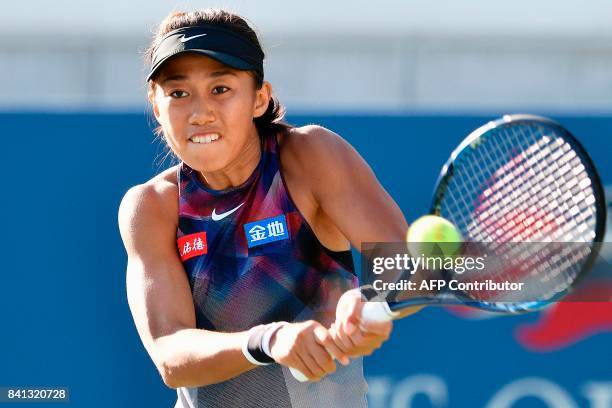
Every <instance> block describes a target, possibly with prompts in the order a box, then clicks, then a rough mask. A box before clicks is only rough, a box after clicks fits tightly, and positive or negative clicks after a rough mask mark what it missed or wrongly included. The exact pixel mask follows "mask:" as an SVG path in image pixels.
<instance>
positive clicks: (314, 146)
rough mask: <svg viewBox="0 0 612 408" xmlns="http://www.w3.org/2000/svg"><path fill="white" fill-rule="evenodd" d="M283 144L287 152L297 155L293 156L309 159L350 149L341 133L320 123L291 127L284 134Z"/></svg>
mask: <svg viewBox="0 0 612 408" xmlns="http://www.w3.org/2000/svg"><path fill="white" fill-rule="evenodd" d="M281 146H282V148H283V149H284V150H285V151H286V153H288V154H290V155H291V156H295V157H292V158H306V159H307V160H308V161H312V160H313V159H315V160H316V158H317V157H321V156H322V157H329V156H330V155H331V154H333V153H338V152H341V151H344V150H346V149H350V145H349V144H348V143H347V142H346V140H344V139H343V138H342V137H341V136H340V135H338V134H337V133H334V132H332V131H331V130H329V129H327V128H325V127H323V126H319V125H307V126H301V127H295V128H291V129H289V130H288V131H287V132H285V134H284V137H283V139H282V141H281Z"/></svg>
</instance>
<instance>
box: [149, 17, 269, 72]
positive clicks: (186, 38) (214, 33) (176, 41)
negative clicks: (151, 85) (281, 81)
mask: <svg viewBox="0 0 612 408" xmlns="http://www.w3.org/2000/svg"><path fill="white" fill-rule="evenodd" d="M185 52H194V53H199V54H203V55H206V56H208V57H210V58H214V59H215V60H217V61H219V62H221V63H222V64H225V65H227V66H229V67H232V68H236V69H241V70H247V71H255V72H256V73H257V74H258V75H259V76H260V77H261V78H262V79H263V76H264V72H263V59H264V54H263V52H262V51H261V50H260V49H259V48H258V47H257V46H256V45H255V44H253V43H252V42H251V41H249V40H248V39H247V38H245V37H243V36H241V35H240V34H238V33H235V32H233V31H230V30H227V29H224V28H221V27H217V26H213V25H198V26H194V27H184V28H179V29H177V30H174V31H171V32H169V33H168V34H166V35H165V36H164V38H162V40H161V41H160V43H159V45H158V46H157V47H155V50H154V51H153V61H152V65H151V71H150V72H149V75H147V81H150V80H151V79H152V78H153V77H154V76H155V75H156V74H157V73H158V72H159V69H160V68H161V66H162V65H163V64H164V62H166V61H168V59H170V58H172V57H174V56H175V55H179V54H182V53H185Z"/></svg>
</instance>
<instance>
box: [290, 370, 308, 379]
mask: <svg viewBox="0 0 612 408" xmlns="http://www.w3.org/2000/svg"><path fill="white" fill-rule="evenodd" d="M289 371H291V375H293V378H295V379H296V380H298V381H299V382H306V381H308V377H306V375H305V374H304V373H302V372H301V371H300V370H298V369H297V368H293V367H289Z"/></svg>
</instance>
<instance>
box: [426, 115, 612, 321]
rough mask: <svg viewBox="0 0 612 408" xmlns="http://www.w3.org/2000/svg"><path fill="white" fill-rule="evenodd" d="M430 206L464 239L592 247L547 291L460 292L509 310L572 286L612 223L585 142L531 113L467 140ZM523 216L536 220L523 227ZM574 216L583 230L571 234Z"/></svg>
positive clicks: (524, 308)
mask: <svg viewBox="0 0 612 408" xmlns="http://www.w3.org/2000/svg"><path fill="white" fill-rule="evenodd" d="M556 161H559V162H560V163H561V165H557V164H556ZM568 166H569V167H568ZM513 183H514V184H513ZM513 185H514V186H515V187H514V188H513V187H512V186H513ZM568 186H570V187H568ZM573 187H576V188H574V189H573V190H572V188H573ZM549 190H550V193H547V192H548V191H549ZM517 191H518V192H519V193H520V194H518V193H517V196H518V197H517V196H514V197H513V196H512V193H513V192H517ZM574 192H577V194H578V196H573V194H574ZM538 194H539V195H538ZM580 194H582V195H580ZM534 197H535V199H534ZM575 197H578V198H580V200H576V199H575ZM576 201H581V202H578V203H577V202H576ZM556 205H557V206H558V205H561V206H568V207H569V206H570V205H571V208H570V210H571V211H574V212H576V214H578V216H580V217H583V218H582V219H578V221H577V220H576V219H574V218H572V217H566V216H565V215H564V214H559V211H556V208H555V206H556ZM564 208H565V207H564ZM430 212H431V213H432V214H435V215H439V216H441V217H444V218H446V219H448V220H449V221H451V222H453V223H454V224H455V225H456V226H457V228H458V229H459V231H460V232H461V233H462V235H463V236H464V238H465V239H466V241H473V242H478V243H492V244H503V243H505V242H579V243H580V247H588V249H589V251H588V255H583V256H580V257H578V256H574V258H575V259H573V262H574V265H573V269H572V270H571V271H570V270H569V269H568V270H566V271H562V272H560V273H565V275H563V274H561V275H559V279H561V277H562V278H563V283H562V286H563V287H561V288H559V287H556V289H555V291H554V293H552V292H551V294H550V295H547V296H545V297H542V298H538V299H533V300H531V301H526V300H525V299H523V300H521V301H520V302H514V301H507V300H504V299H497V300H495V301H492V299H482V298H474V296H473V294H472V295H470V294H468V293H463V294H460V296H459V298H458V300H460V301H461V302H463V303H464V304H468V305H470V306H474V307H478V308H481V309H486V310H489V311H499V312H506V313H520V312H529V311H533V310H538V309H541V308H544V307H546V306H547V305H549V304H551V303H552V302H555V301H557V300H559V299H561V298H562V297H563V296H564V295H565V294H567V292H569V291H570V290H571V288H572V287H573V286H574V285H575V284H576V282H578V281H579V280H580V278H581V276H584V274H585V273H586V272H587V271H588V270H589V269H590V267H591V266H592V265H593V263H594V262H595V259H596V257H597V254H598V252H599V247H600V243H601V242H602V241H603V236H604V233H605V224H606V206H605V199H604V192H603V188H602V185H601V181H600V177H599V174H598V172H597V169H596V167H595V165H594V164H593V161H592V159H591V158H590V156H589V155H588V153H587V152H586V150H585V149H584V147H583V146H582V145H581V143H580V142H579V141H578V140H577V139H576V138H575V137H574V136H573V135H572V134H571V133H570V132H569V131H568V130H566V129H565V128H564V127H563V126H561V125H560V124H558V123H557V122H555V121H553V120H551V119H548V118H544V117H540V116H535V115H525V114H519V115H505V116H504V117H502V118H500V119H498V120H495V121H491V122H489V123H487V124H485V125H484V126H482V127H480V128H478V129H476V130H475V131H474V132H472V133H471V134H470V135H469V136H468V137H466V138H465V139H464V140H463V141H462V142H461V144H460V145H459V146H458V147H457V148H456V149H455V150H454V151H453V153H452V154H451V156H450V158H449V160H448V161H447V162H446V164H445V165H444V167H443V168H442V171H441V173H440V176H439V178H438V181H437V182H436V187H435V189H434V194H433V200H432V205H431V209H430ZM513 217H516V218H513ZM521 218H523V219H521ZM492 220H493V221H492ZM495 220H497V221H495ZM525 221H531V223H530V224H529V223H528V224H527V227H525V226H524V224H525ZM572 223H574V224H577V225H576V227H573V228H575V229H576V230H577V229H579V228H580V229H582V231H581V232H580V233H576V234H573V235H572V233H571V228H570V227H572ZM522 224H523V225H522ZM508 226H511V227H508ZM499 231H501V233H500V232H499ZM461 295H465V296H461Z"/></svg>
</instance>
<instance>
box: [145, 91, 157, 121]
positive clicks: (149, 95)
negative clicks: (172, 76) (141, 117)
mask: <svg viewBox="0 0 612 408" xmlns="http://www.w3.org/2000/svg"><path fill="white" fill-rule="evenodd" d="M155 86H156V85H155V83H152V84H151V85H150V86H149V91H148V92H147V98H149V103H150V104H151V107H152V110H153V114H154V115H155V119H156V120H157V121H158V122H159V107H158V106H157V103H155Z"/></svg>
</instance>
